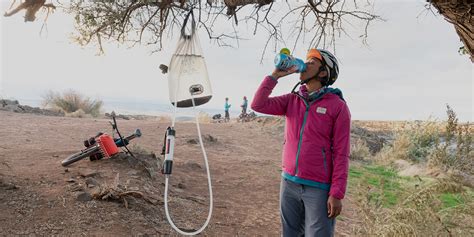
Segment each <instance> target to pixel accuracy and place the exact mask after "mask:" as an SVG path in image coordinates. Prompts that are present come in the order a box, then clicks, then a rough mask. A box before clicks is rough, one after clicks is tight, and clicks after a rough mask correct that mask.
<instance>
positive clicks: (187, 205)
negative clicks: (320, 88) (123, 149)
mask: <svg viewBox="0 0 474 237" xmlns="http://www.w3.org/2000/svg"><path fill="white" fill-rule="evenodd" d="M108 121H109V120H107V119H90V118H68V117H52V116H42V115H34V114H20V113H13V112H5V111H0V210H1V212H0V233H2V235H60V236H65V235H67V236H69V235H75V236H76V235H77V236H82V235H86V236H90V235H97V236H104V235H106V236H155V235H166V236H177V234H176V232H175V231H173V230H172V228H171V227H170V225H169V224H168V222H167V220H166V216H165V211H164V206H163V193H164V176H163V175H162V174H161V173H160V172H159V168H158V167H160V160H161V159H162V158H161V156H160V155H159V153H160V152H161V148H162V144H163V135H164V132H165V129H166V128H167V127H168V126H169V123H163V122H159V121H158V120H150V119H149V120H119V121H118V123H119V129H120V130H121V133H123V134H130V133H131V132H133V131H134V129H135V128H140V129H141V131H142V133H143V136H142V137H141V138H138V139H136V140H133V141H132V142H131V144H133V145H132V147H133V149H134V150H135V151H138V152H139V154H140V155H139V156H137V157H138V159H134V158H131V157H127V156H125V155H122V156H119V157H114V158H112V159H108V160H100V161H95V162H91V161H89V160H88V159H84V160H81V161H78V162H76V163H74V164H72V165H70V166H69V167H67V168H64V167H62V166H61V164H60V162H61V161H62V160H63V159H64V158H65V157H67V156H68V155H70V154H72V153H75V152H77V151H79V150H80V149H82V148H83V145H82V141H83V140H84V139H86V138H88V137H90V136H93V135H95V134H96V133H97V132H99V131H103V132H108V133H110V132H111V126H110V125H109V124H108ZM280 126H281V125H280ZM176 130H177V136H176V140H177V145H176V150H175V153H176V154H175V163H174V167H173V174H172V176H171V181H170V182H171V190H170V211H171V215H172V218H173V220H174V222H175V223H176V225H177V226H179V227H181V228H183V229H187V230H194V229H198V228H200V226H201V225H202V223H204V221H205V219H206V217H207V213H208V205H209V199H208V198H209V194H208V188H207V177H206V173H205V166H204V162H203V156H202V154H201V150H200V147H199V143H197V144H196V141H198V140H197V139H198V137H197V130H196V127H195V124H194V123H178V124H177V125H176ZM201 130H202V134H203V136H204V137H206V138H207V139H205V148H206V151H207V155H208V158H209V164H210V169H211V177H212V185H213V194H214V210H213V213H212V219H211V221H210V224H209V226H208V227H207V229H206V230H205V231H204V232H203V233H202V234H201V235H205V236H279V235H280V217H279V205H278V199H279V197H278V195H279V185H280V172H281V169H280V159H281V148H282V146H281V144H282V137H281V127H277V128H274V127H272V126H271V124H270V126H268V124H267V125H266V126H265V125H262V123H258V122H255V121H254V122H249V123H245V124H241V123H235V122H234V123H227V124H201ZM209 135H210V136H212V138H211V137H209ZM147 152H148V153H149V152H153V153H155V154H157V155H156V156H157V158H156V159H155V158H153V156H152V155H150V154H147ZM140 157H141V158H140ZM117 181H118V183H116V182H117ZM114 184H115V185H117V186H115V187H116V188H118V189H120V190H122V191H123V192H125V191H134V192H139V193H141V194H143V196H140V195H138V196H137V195H135V196H134V197H133V196H125V200H126V203H125V202H124V200H123V199H119V200H111V199H105V200H101V199H100V198H99V199H94V198H92V197H91V195H92V196H93V195H95V194H97V193H98V192H100V190H104V188H106V187H112V186H114ZM351 205H352V204H351V199H350V198H348V199H345V200H344V207H345V213H343V215H344V218H341V220H338V222H337V227H336V229H337V235H338V236H345V235H348V233H350V230H349V228H348V223H347V222H350V220H351V219H353V218H354V217H353V216H354V213H351V208H350V207H351Z"/></svg>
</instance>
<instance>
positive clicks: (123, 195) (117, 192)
mask: <svg viewBox="0 0 474 237" xmlns="http://www.w3.org/2000/svg"><path fill="white" fill-rule="evenodd" d="M92 197H93V198H94V199H98V200H112V201H121V202H123V204H124V205H125V207H126V208H128V201H127V198H142V199H144V200H145V201H147V202H150V203H152V204H154V203H155V201H153V200H152V199H150V198H148V197H146V196H145V195H144V194H143V193H142V192H138V191H129V190H127V187H124V186H122V185H121V184H120V182H119V173H117V175H116V176H115V179H114V182H113V184H111V185H108V184H105V185H103V186H100V187H99V189H98V190H97V191H96V192H94V193H93V194H92Z"/></svg>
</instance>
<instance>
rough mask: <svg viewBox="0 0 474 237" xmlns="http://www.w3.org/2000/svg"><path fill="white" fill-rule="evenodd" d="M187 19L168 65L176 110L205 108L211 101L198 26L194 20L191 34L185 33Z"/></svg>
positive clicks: (172, 99) (172, 101)
mask: <svg viewBox="0 0 474 237" xmlns="http://www.w3.org/2000/svg"><path fill="white" fill-rule="evenodd" d="M187 19H188V18H186V20H185V22H184V24H183V27H182V28H181V36H180V39H179V41H178V45H177V46H176V50H175V52H174V54H173V56H172V57H171V62H170V64H169V75H168V85H169V98H170V101H171V104H173V105H175V102H176V106H177V107H181V108H183V107H192V106H193V101H192V99H194V105H195V106H198V105H202V104H205V103H207V102H208V101H209V100H210V99H211V98H212V89H211V83H210V82H209V74H208V72H207V67H206V61H205V60H204V56H203V54H202V49H201V45H200V42H199V37H198V35H197V33H196V23H195V21H194V19H192V20H191V33H190V34H189V35H188V34H186V32H185V30H186V23H187Z"/></svg>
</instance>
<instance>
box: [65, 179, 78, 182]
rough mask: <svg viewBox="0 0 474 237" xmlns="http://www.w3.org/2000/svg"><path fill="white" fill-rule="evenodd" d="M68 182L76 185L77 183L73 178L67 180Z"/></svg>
mask: <svg viewBox="0 0 474 237" xmlns="http://www.w3.org/2000/svg"><path fill="white" fill-rule="evenodd" d="M66 182H68V183H75V182H76V180H75V179H73V178H70V179H67V180H66Z"/></svg>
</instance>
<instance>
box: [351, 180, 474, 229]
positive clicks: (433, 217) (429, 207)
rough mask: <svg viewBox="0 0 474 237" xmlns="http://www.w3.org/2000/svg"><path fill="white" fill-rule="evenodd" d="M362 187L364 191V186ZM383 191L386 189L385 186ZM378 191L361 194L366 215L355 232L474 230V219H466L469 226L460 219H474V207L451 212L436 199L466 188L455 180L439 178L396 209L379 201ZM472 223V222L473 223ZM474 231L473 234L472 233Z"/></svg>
mask: <svg viewBox="0 0 474 237" xmlns="http://www.w3.org/2000/svg"><path fill="white" fill-rule="evenodd" d="M359 188H361V189H360V190H363V188H362V187H359ZM380 190H383V188H381V189H380ZM373 192H379V191H377V190H375V191H374V190H370V189H368V190H367V192H365V193H363V194H361V195H360V196H361V197H362V198H361V200H359V203H360V205H359V206H358V208H359V210H358V211H359V212H358V213H360V214H361V215H362V219H361V220H360V226H357V228H356V229H354V231H355V232H356V233H357V235H361V236H445V235H446V236H451V235H452V233H453V232H455V233H458V234H460V235H461V236H467V235H469V234H470V231H471V230H472V228H473V227H474V226H473V224H472V223H473V222H466V221H465V220H466V219H463V221H462V223H467V225H468V226H467V227H465V226H461V225H463V224H462V223H461V222H455V220H458V219H460V218H470V219H467V220H472V216H471V217H469V215H470V214H472V212H473V211H472V210H469V211H466V212H455V214H453V212H452V210H450V211H449V212H447V211H446V210H443V209H441V207H440V206H441V203H440V201H439V200H438V199H437V198H436V195H437V194H441V193H447V192H449V193H462V194H464V193H465V192H464V189H463V187H462V185H459V184H458V183H456V182H455V181H453V180H438V181H436V182H435V183H433V184H431V185H429V186H427V187H425V188H421V189H420V190H419V191H417V192H414V193H412V194H410V195H408V196H406V197H405V198H404V201H403V202H401V203H399V204H397V205H396V206H395V207H393V208H390V209H389V208H384V207H382V205H381V202H380V201H379V200H374V197H377V195H371V193H373ZM472 206H473V202H472V201H470V202H468V203H465V204H460V205H458V206H456V207H454V208H456V209H460V210H465V209H468V208H470V207H472ZM469 223H470V224H469ZM471 234H472V233H471Z"/></svg>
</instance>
